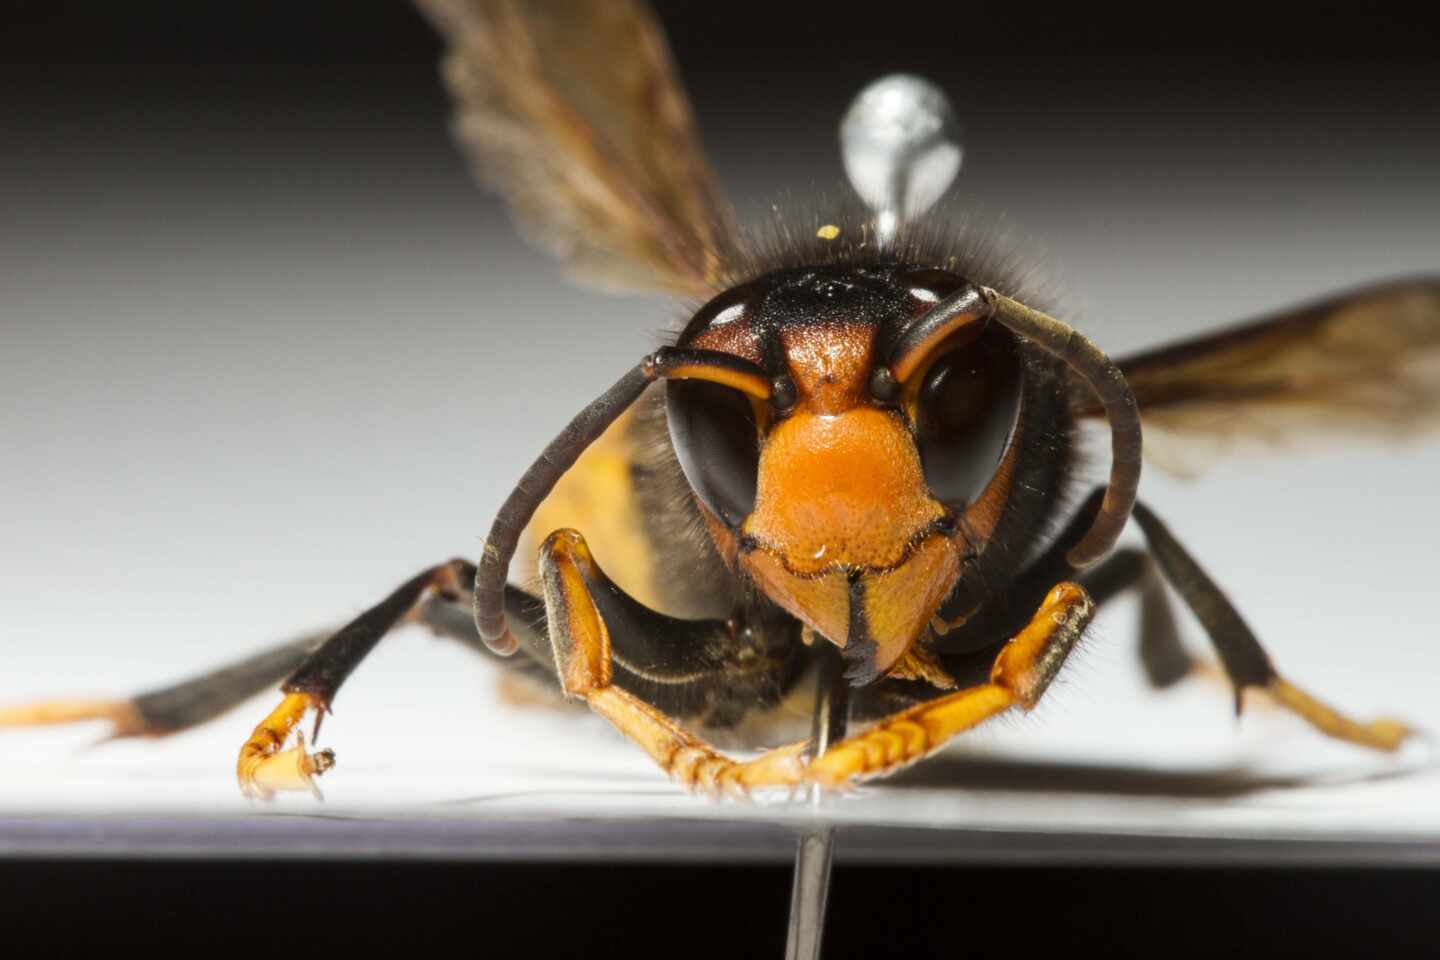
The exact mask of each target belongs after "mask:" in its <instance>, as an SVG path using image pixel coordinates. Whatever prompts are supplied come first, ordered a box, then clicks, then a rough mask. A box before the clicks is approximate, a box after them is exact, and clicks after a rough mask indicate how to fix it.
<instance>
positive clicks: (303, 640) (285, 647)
mask: <svg viewBox="0 0 1440 960" xmlns="http://www.w3.org/2000/svg"><path fill="white" fill-rule="evenodd" d="M331 632H333V631H328V632H325V633H314V634H307V635H305V636H303V637H298V638H296V639H294V640H290V641H287V642H285V643H282V644H279V645H278V646H275V647H271V648H270V649H268V650H264V651H262V652H260V653H257V654H253V655H251V656H249V657H246V658H245V659H244V660H240V661H237V662H235V663H231V664H227V665H225V666H223V667H220V668H219V669H217V670H213V671H210V672H208V673H205V674H202V675H200V676H198V677H192V678H190V679H188V680H184V681H182V682H180V683H177V684H173V685H171V686H167V687H161V688H159V689H156V690H150V691H147V692H145V693H141V694H138V695H136V696H133V697H127V698H118V699H112V700H47V701H41V702H39V703H32V704H23V705H20V706H16V707H8V708H5V709H0V727H22V726H42V725H50V724H62V723H76V722H80V721H84V720H108V721H110V722H111V724H112V726H113V735H114V736H116V737H136V736H140V737H160V736H165V735H166V734H171V733H177V732H179V731H181V730H185V729H188V728H189V727H193V726H196V725H198V724H201V723H204V722H206V721H207V720H212V719H214V718H215V717H218V716H219V715H220V714H222V713H224V712H225V711H226V710H229V709H230V708H231V707H233V706H235V705H236V704H238V703H240V702H241V701H243V700H248V699H249V698H250V697H252V696H254V695H255V694H257V693H259V692H261V691H262V690H264V689H265V688H266V687H269V686H270V685H271V684H274V683H277V682H278V681H280V680H283V679H284V678H285V677H286V676H287V675H289V673H290V672H291V671H292V670H294V669H295V668H296V667H298V666H299V665H300V664H301V662H303V661H304V659H305V657H306V656H307V655H308V654H309V653H310V651H312V650H314V649H315V648H316V647H318V646H319V645H320V644H321V642H323V641H324V639H325V638H326V637H327V636H329V635H330V633H331Z"/></svg>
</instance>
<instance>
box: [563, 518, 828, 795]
mask: <svg viewBox="0 0 1440 960" xmlns="http://www.w3.org/2000/svg"><path fill="white" fill-rule="evenodd" d="M540 576H541V582H542V584H543V585H544V590H545V610H546V615H547V624H548V627H549V633H550V642H551V645H552V646H553V648H554V651H555V667H556V674H557V676H558V677H559V679H560V686H561V688H562V689H563V690H564V692H565V694H566V695H567V696H570V697H577V698H580V699H583V700H584V701H585V702H586V703H587V704H589V706H590V708H591V709H592V710H594V711H595V712H596V713H598V714H600V715H601V716H602V717H604V718H605V719H606V720H608V721H610V723H611V724H612V725H614V727H615V728H616V729H617V730H619V731H620V732H621V733H622V734H624V735H625V736H626V737H627V738H629V739H630V740H631V741H633V742H634V743H636V744H637V745H638V746H639V747H640V748H641V749H643V750H644V751H645V752H646V753H648V754H649V755H650V756H651V758H652V759H654V761H655V762H656V763H657V764H659V766H660V768H661V769H662V770H664V771H665V772H666V773H667V774H668V775H669V776H670V777H671V778H672V779H674V780H675V781H676V782H678V783H680V784H681V785H682V786H685V787H687V788H689V789H691V790H696V791H699V792H706V793H711V794H721V793H724V794H730V795H743V794H745V793H748V792H749V791H750V790H752V789H757V788H767V787H781V786H790V785H793V784H796V783H798V782H799V781H800V777H801V773H802V771H803V770H804V760H803V754H804V751H805V748H806V747H807V746H808V743H809V741H805V740H802V741H799V742H797V743H792V744H789V745H787V746H783V747H779V748H776V749H774V750H771V751H769V752H767V753H765V754H762V755H761V756H759V757H757V758H755V759H753V760H748V761H737V760H732V759H730V758H729V757H726V756H725V755H723V754H721V753H720V752H719V751H717V750H716V749H715V748H713V747H712V746H710V745H709V744H708V743H706V742H705V741H704V740H702V739H700V738H699V737H697V736H695V735H693V734H691V733H690V732H688V731H686V730H685V729H684V728H682V727H681V726H680V724H679V723H678V722H677V721H676V720H675V719H673V718H672V717H671V716H669V715H668V714H666V713H664V712H662V711H661V710H660V709H657V707H656V706H654V705H652V704H651V703H649V702H647V701H646V700H645V699H642V698H641V697H639V696H637V695H636V694H635V693H632V692H631V691H630V690H627V689H625V688H624V687H622V686H621V685H620V683H619V682H618V681H619V675H620V674H621V673H628V674H630V675H631V676H632V677H635V676H648V677H650V678H651V679H652V680H655V679H659V680H661V681H662V682H663V679H664V677H665V676H666V675H668V676H669V677H671V678H673V679H674V680H675V681H683V680H685V679H686V676H685V675H686V672H687V669H690V670H694V669H696V668H701V667H704V666H706V665H705V664H701V663H698V662H697V663H694V664H691V665H689V666H688V668H687V667H686V666H685V665H682V664H679V663H676V662H674V661H673V660H669V661H667V660H666V659H665V658H663V657H660V656H655V657H654V658H653V659H650V660H648V661H646V660H644V659H643V658H644V657H645V656H646V655H647V654H655V655H658V654H659V653H660V649H659V647H658V645H653V644H651V643H649V642H647V641H646V637H647V635H648V636H652V637H654V638H655V639H656V640H659V639H662V638H663V640H664V641H665V647H666V648H667V652H666V656H668V657H670V658H673V657H674V656H675V654H676V653H677V652H679V653H689V654H690V655H692V656H710V657H711V658H712V660H713V658H714V651H717V650H725V651H736V650H737V649H738V651H739V653H738V655H735V654H726V656H730V657H732V658H733V659H736V660H737V661H739V662H740V663H743V661H744V660H746V659H749V657H747V656H746V654H745V651H746V650H747V647H745V646H744V645H738V644H739V641H740V640H741V638H740V637H739V635H738V631H737V628H736V627H735V626H734V625H732V624H731V623H729V622H726V621H720V620H675V619H672V618H669V617H663V616H662V615H660V614H658V613H655V612H654V611H652V610H649V609H648V608H645V607H644V606H643V605H641V604H639V603H637V602H636V601H634V600H632V599H630V598H629V597H628V596H625V595H624V594H622V593H620V592H619V590H618V588H616V587H615V586H614V585H613V584H612V583H611V582H610V581H609V579H608V578H606V576H605V574H604V573H603V572H602V571H601V570H600V568H599V566H598V565H597V564H596V563H595V561H594V558H593V557H592V556H591V554H590V550H589V548H588V547H587V546H586V544H585V539H584V538H583V537H582V536H581V535H580V534H579V533H577V532H575V531H574V530H558V531H556V532H555V533H552V534H551V535H550V536H549V537H548V538H546V540H545V542H544V544H542V545H541V547H540ZM602 607H603V609H602ZM607 620H609V621H612V622H614V623H615V624H616V626H617V627H619V626H621V623H622V622H623V623H624V626H625V627H627V628H629V632H627V633H626V634H625V635H624V638H623V639H624V642H623V646H624V647H625V651H624V656H623V657H617V656H616V655H615V652H614V646H613V645H612V641H611V633H610V624H609V623H607ZM737 645H738V647H737ZM632 648H633V650H632ZM635 651H640V655H639V657H637V654H636V652H635ZM753 655H754V656H757V657H758V656H762V655H761V654H760V653H759V652H755V653H754V654H753ZM738 665H739V664H738V663H737V666H738ZM709 666H710V667H711V668H712V669H714V670H715V675H716V676H725V675H727V671H726V668H725V667H724V666H723V665H721V664H720V663H718V662H712V663H710V664H709ZM662 668H663V671H664V674H663V675H662V674H661V673H660V672H658V671H660V670H661V669H662ZM778 668H779V667H778V665H776V666H775V667H771V668H768V669H769V670H770V671H773V670H774V669H778ZM760 669H761V672H762V675H763V674H764V673H765V672H766V671H767V668H765V667H761V668H760ZM732 670H733V668H732Z"/></svg>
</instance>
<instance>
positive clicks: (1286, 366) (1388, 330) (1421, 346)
mask: <svg viewBox="0 0 1440 960" xmlns="http://www.w3.org/2000/svg"><path fill="white" fill-rule="evenodd" d="M1119 366H1120V369H1121V370H1122V371H1124V373H1125V376H1126V378H1127V379H1128V380H1129V382H1130V386H1131V388H1132V389H1133V390H1134V392H1135V398H1136V400H1137V401H1138V402H1139V404H1140V413H1141V418H1142V420H1143V422H1144V427H1145V445H1146V453H1147V455H1148V456H1149V457H1150V458H1151V459H1152V460H1153V461H1154V462H1155V463H1156V465H1157V466H1160V467H1162V468H1166V469H1171V470H1174V471H1175V472H1179V473H1193V472H1195V471H1196V470H1197V469H1198V465H1200V464H1203V463H1204V462H1206V460H1208V459H1209V458H1210V457H1212V456H1213V455H1214V454H1216V453H1217V452H1220V450H1222V449H1223V448H1227V447H1234V446H1237V445H1244V444H1253V443H1257V442H1258V443H1261V444H1267V445H1272V446H1284V445H1287V444H1289V443H1291V442H1294V441H1296V440H1300V439H1304V438H1308V437H1310V436H1313V435H1316V434H1335V433H1349V434H1351V435H1355V434H1360V435H1365V436H1381V437H1394V436H1402V435H1405V434H1407V433H1411V432H1413V431H1415V430H1417V429H1420V428H1423V427H1428V426H1433V425H1436V424H1440V277H1427V278H1419V279H1410V280H1400V281H1392V282H1389V283H1384V284H1380V285H1376V286H1371V287H1366V288H1363V289H1359V290H1354V291H1350V292H1347V293H1342V294H1340V295H1338V296H1333V297H1329V298H1327V299H1324V300H1321V301H1318V302H1315V303H1310V304H1305V305H1303V306H1300V307H1297V308H1295V309H1291V310H1286V311H1282V312H1280V313H1277V314H1274V315H1272V316H1269V317H1265V318H1263V319H1260V320H1257V321H1254V322H1251V323H1246V324H1242V325H1240V326H1237V327H1234V328H1231V329H1229V330H1223V331H1221V332H1219V333H1216V334H1212V335H1209V336H1204V337H1199V338H1196V339H1194V340H1189V341H1185V342H1183V343H1178V344H1175V345H1172V346H1167V347H1162V348H1160V349H1156V350H1152V351H1149V352H1146V353H1142V354H1139V355H1136V356H1131V357H1125V358H1123V359H1121V360H1120V361H1119ZM1072 407H1073V408H1074V409H1075V411H1076V413H1078V414H1079V415H1081V416H1086V417H1096V416H1099V415H1100V410H1099V408H1098V406H1096V404H1095V401H1094V400H1093V398H1092V397H1090V396H1089V395H1087V394H1086V393H1085V392H1084V391H1083V390H1081V389H1080V388H1072Z"/></svg>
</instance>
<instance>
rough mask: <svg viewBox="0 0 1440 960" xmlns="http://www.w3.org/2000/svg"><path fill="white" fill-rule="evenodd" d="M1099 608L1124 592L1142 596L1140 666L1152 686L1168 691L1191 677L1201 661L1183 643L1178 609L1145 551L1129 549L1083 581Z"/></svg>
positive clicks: (1112, 556) (1083, 578) (1121, 552)
mask: <svg viewBox="0 0 1440 960" xmlns="http://www.w3.org/2000/svg"><path fill="white" fill-rule="evenodd" d="M1080 582H1081V583H1082V584H1084V586H1085V589H1086V590H1088V591H1089V592H1090V596H1091V597H1093V598H1094V600H1095V606H1096V607H1103V606H1104V605H1105V604H1106V603H1107V602H1109V601H1110V600H1111V599H1113V598H1114V597H1115V596H1117V595H1118V594H1120V593H1122V592H1124V591H1125V590H1137V591H1138V592H1139V594H1140V665H1141V666H1142V667H1143V668H1144V670H1145V677H1146V679H1147V680H1149V681H1150V685H1151V686H1152V687H1156V688H1158V689H1162V690H1163V689H1165V688H1166V687H1169V686H1173V685H1174V684H1176V683H1179V682H1180V681H1181V680H1183V679H1185V678H1186V677H1187V676H1189V675H1190V674H1191V673H1192V672H1193V671H1194V670H1196V668H1197V667H1198V666H1199V662H1198V661H1197V660H1195V658H1194V657H1192V656H1190V654H1189V653H1187V652H1186V650H1185V646H1184V644H1182V643H1181V642H1180V628H1179V626H1178V625H1177V624H1176V622H1175V610H1174V607H1173V606H1172V605H1171V603H1170V595H1169V594H1168V593H1166V590H1165V581H1164V580H1163V579H1162V578H1161V575H1160V571H1159V569H1158V568H1157V567H1156V564H1155V559H1154V558H1153V557H1151V556H1150V554H1149V553H1147V552H1146V551H1144V550H1137V549H1135V548H1133V547H1126V548H1124V549H1121V550H1117V551H1115V553H1113V554H1111V555H1110V556H1109V557H1108V558H1106V560H1105V562H1104V563H1101V564H1100V565H1099V566H1097V567H1095V568H1094V569H1092V570H1087V571H1086V572H1085V575H1084V576H1083V577H1081V578H1080Z"/></svg>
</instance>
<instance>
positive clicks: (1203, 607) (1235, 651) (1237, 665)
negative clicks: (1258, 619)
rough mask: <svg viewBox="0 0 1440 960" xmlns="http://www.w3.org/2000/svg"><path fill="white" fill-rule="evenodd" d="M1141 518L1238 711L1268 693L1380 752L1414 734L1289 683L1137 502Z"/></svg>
mask: <svg viewBox="0 0 1440 960" xmlns="http://www.w3.org/2000/svg"><path fill="white" fill-rule="evenodd" d="M1134 516H1135V520H1136V522H1137V523H1138V524H1139V525H1140V529H1142V530H1143V531H1144V532H1145V537H1146V539H1147V540H1148V541H1149V542H1150V549H1151V551H1152V553H1153V555H1154V557H1155V560H1156V562H1157V563H1158V564H1159V566H1160V569H1161V571H1163V572H1164V574H1165V577H1166V579H1167V580H1168V581H1169V582H1170V585H1171V586H1173V587H1174V588H1175V590H1176V592H1177V593H1179V594H1180V596H1181V598H1182V599H1184V601H1185V603H1186V604H1187V605H1188V606H1189V607H1190V609H1191V611H1192V612H1194V614H1195V616H1196V618H1197V619H1198V620H1199V621H1200V623H1201V625H1202V626H1203V627H1204V628H1205V632H1206V633H1207V634H1209V636H1210V642H1211V643H1212V644H1214V646H1215V651H1216V653H1218V654H1219V656H1220V662H1221V664H1222V665H1223V666H1224V667H1225V672H1226V674H1227V675H1229V677H1230V681H1231V683H1232V684H1233V685H1234V688H1235V710H1236V712H1237V713H1238V712H1239V711H1240V708H1241V706H1242V702H1243V700H1242V698H1243V696H1244V692H1245V689H1246V688H1249V687H1254V688H1259V689H1261V690H1264V691H1265V692H1267V693H1268V694H1269V695H1270V696H1271V697H1272V698H1273V699H1274V700H1275V701H1276V702H1277V703H1278V704H1280V705H1281V706H1283V707H1285V708H1286V709H1287V710H1290V711H1292V712H1294V713H1296V714H1298V715H1299V716H1300V717H1302V718H1304V719H1305V720H1306V721H1307V722H1309V723H1310V724H1311V725H1312V726H1314V727H1315V728H1316V729H1318V730H1320V731H1321V732H1322V733H1324V734H1325V735H1326V736H1329V737H1334V738H1335V739H1337V740H1346V741H1348V742H1350V743H1355V744H1358V745H1360V746H1364V747H1370V748H1372V749H1375V750H1387V751H1389V750H1396V749H1398V748H1399V747H1400V745H1401V744H1402V743H1404V742H1405V741H1406V740H1407V739H1408V738H1409V737H1410V736H1412V735H1413V734H1414V731H1413V730H1412V729H1411V728H1410V727H1409V726H1407V725H1406V724H1404V723H1401V722H1399V721H1397V720H1388V719H1380V720H1373V721H1370V722H1359V721H1355V720H1352V719H1350V718H1349V717H1347V716H1345V715H1344V714H1342V713H1340V712H1339V711H1338V710H1335V709H1334V708H1333V707H1330V706H1328V705H1327V704H1325V703H1323V702H1321V701H1320V700H1317V699H1316V698H1315V697H1313V696H1311V695H1310V694H1308V693H1306V692H1305V691H1303V690H1301V689H1300V688H1299V687H1296V686H1295V685H1294V684H1292V683H1290V682H1289V681H1287V680H1286V679H1285V678H1284V677H1282V676H1281V675H1280V674H1279V672H1278V671H1277V670H1276V669H1275V665H1274V664H1273V663H1272V662H1271V660H1270V656H1269V654H1267V653H1266V652H1265V649H1264V648H1263V647H1261V646H1260V641H1259V639H1258V638H1257V637H1256V636H1255V633H1254V631H1253V630H1251V629H1250V625H1249V624H1247V623H1246V622H1245V619H1244V618H1243V617H1241V616H1240V612H1239V611H1238V610H1236V609H1235V606H1234V605H1233V604H1232V603H1231V602H1230V599H1229V598H1228V597H1226V596H1225V594H1224V592H1223V591H1222V590H1221V589H1220V588H1219V587H1218V586H1217V585H1216V584H1215V581H1213V580H1211V579H1210V577H1209V575H1208V574H1206V573H1205V571H1204V570H1203V569H1202V568H1201V566H1200V565H1199V564H1198V563H1196V562H1195V559H1194V558H1193V557H1191V556H1190V554H1189V553H1188V552H1187V551H1186V550H1185V548H1184V547H1182V546H1181V545H1180V543H1179V541H1178V540H1176V539H1175V537H1174V535H1172V534H1171V533H1170V530H1169V529H1168V528H1167V527H1166V526H1165V525H1164V524H1163V523H1161V522H1160V519H1159V518H1158V517H1157V516H1155V514H1154V513H1153V512H1152V511H1151V510H1150V509H1149V508H1148V507H1146V506H1145V505H1144V504H1141V503H1137V504H1136V505H1135V512H1134Z"/></svg>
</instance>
